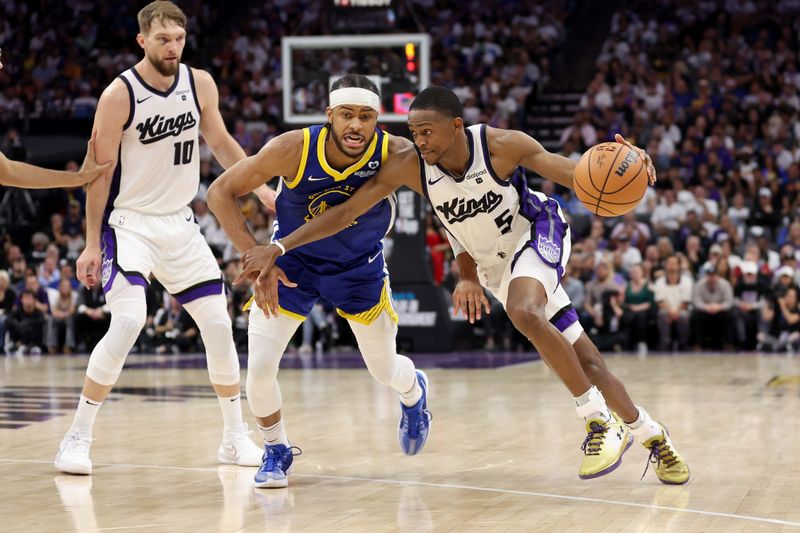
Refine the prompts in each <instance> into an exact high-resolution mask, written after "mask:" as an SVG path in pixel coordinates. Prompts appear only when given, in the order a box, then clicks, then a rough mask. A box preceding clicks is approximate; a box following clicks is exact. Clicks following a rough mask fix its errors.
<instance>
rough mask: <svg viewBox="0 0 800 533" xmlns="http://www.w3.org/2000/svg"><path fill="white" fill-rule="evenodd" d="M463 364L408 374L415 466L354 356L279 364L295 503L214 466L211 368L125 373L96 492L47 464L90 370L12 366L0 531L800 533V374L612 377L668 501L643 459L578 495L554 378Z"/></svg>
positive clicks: (751, 358) (697, 359) (162, 361)
mask: <svg viewBox="0 0 800 533" xmlns="http://www.w3.org/2000/svg"><path fill="white" fill-rule="evenodd" d="M464 357H468V358H469V359H470V360H472V361H475V360H482V361H483V362H484V363H485V364H487V365H493V366H492V367H487V368H471V369H457V368H452V367H453V366H456V365H458V364H459V362H458V361H459V354H458V353H457V352H455V353H452V354H448V355H447V356H446V358H445V357H443V356H441V355H440V356H432V355H431V356H427V357H420V358H418V359H417V360H418V363H419V364H420V366H423V367H425V368H426V371H427V372H428V375H429V377H430V379H431V395H430V409H431V411H432V413H433V416H434V419H433V426H432V432H431V437H430V439H429V440H428V443H427V445H426V448H425V450H424V451H423V452H422V453H421V454H420V455H418V456H413V457H406V456H404V455H403V454H402V453H401V452H400V450H399V447H398V444H397V437H396V424H397V417H398V413H399V408H398V405H397V401H396V398H395V395H394V394H393V393H392V392H391V391H390V390H389V389H388V388H384V387H381V386H380V385H378V384H377V383H375V382H374V381H373V380H372V378H371V377H370V376H369V374H368V373H367V371H366V369H364V368H359V367H356V366H357V365H356V363H357V357H356V355H355V354H351V355H350V356H343V355H339V356H336V357H334V356H328V355H325V356H323V357H322V359H319V360H316V359H314V358H313V357H312V358H311V359H299V358H287V359H286V360H285V361H284V362H285V364H284V368H283V370H282V371H281V375H280V379H281V386H282V389H283V393H284V414H285V418H286V421H287V428H288V432H289V436H290V438H291V440H292V442H293V444H295V445H297V446H299V447H300V448H302V450H303V454H302V456H300V457H297V458H296V459H295V467H294V471H293V472H292V475H291V477H290V486H289V488H288V489H272V490H263V489H254V488H253V487H252V476H253V474H254V471H255V469H254V468H244V467H235V466H220V465H218V464H217V462H216V457H215V453H216V447H217V445H218V444H219V438H220V435H219V431H220V424H219V416H220V415H219V408H218V405H217V400H216V398H215V397H214V394H213V391H212V389H211V387H210V386H209V384H208V377H207V373H206V371H205V370H204V369H203V366H204V361H203V357H202V356H200V355H197V356H173V355H170V356H155V355H152V356H151V355H131V356H130V357H129V359H128V365H127V368H126V369H125V371H124V372H123V373H122V376H121V378H120V381H119V383H118V384H117V386H116V387H115V389H114V391H113V392H112V394H111V397H110V398H109V400H108V401H107V402H106V403H105V406H104V408H103V410H102V414H101V415H100V416H99V417H98V420H97V425H96V427H95V438H96V439H97V440H96V441H95V442H94V444H93V447H92V459H93V461H94V474H93V475H92V476H90V477H88V476H71V475H66V474H61V473H59V472H57V471H56V469H55V468H54V466H53V464H52V461H53V457H54V456H55V452H56V449H57V447H58V442H59V440H60V439H61V436H62V435H63V433H64V431H65V430H66V429H67V428H68V426H69V424H70V421H71V418H72V412H73V410H74V407H75V399H76V398H77V397H78V395H79V391H80V386H81V383H82V381H83V375H84V369H85V367H86V358H85V357H41V358H38V359H37V358H24V359H20V358H11V357H9V358H4V359H3V365H4V368H3V371H2V372H1V373H0V390H1V391H2V393H1V394H2V396H1V397H0V427H2V429H0V435H2V441H1V442H2V446H0V472H2V478H3V480H4V483H3V484H2V487H3V488H2V489H0V509H1V510H2V516H3V517H4V523H3V526H2V530H3V531H81V532H84V531H85V532H92V531H117V530H119V531H128V530H130V531H140V530H141V531H265V530H266V531H365V532H368V531H369V532H372V531H498V532H500V531H687V530H691V531H723V530H724V531H781V530H786V531H789V530H796V529H797V528H800V463H798V459H797V458H798V457H799V456H800V444H798V438H797V437H798V436H800V428H798V426H797V424H796V423H795V422H794V419H795V418H796V409H795V405H796V398H797V396H798V393H799V392H800V362H799V361H798V360H797V359H795V358H792V357H786V356H782V355H781V356H774V355H761V356H759V355H742V354H736V355H727V356H726V355H715V354H703V355H684V356H680V355H678V356H659V355H651V356H649V357H646V358H639V357H636V356H630V355H627V356H612V357H609V359H608V363H609V366H610V367H611V368H612V370H613V371H615V372H616V373H617V375H618V376H619V377H620V378H621V379H622V380H623V381H624V382H625V383H626V385H627V387H628V390H629V392H630V393H631V396H632V397H633V398H634V401H636V402H638V403H641V404H642V405H644V406H646V407H647V409H648V410H649V411H650V412H651V413H652V414H653V415H654V416H655V417H656V418H659V419H661V420H663V421H664V422H665V424H667V426H668V427H669V429H670V431H671V434H672V436H673V439H674V442H675V444H676V445H677V446H678V447H679V450H680V451H681V452H682V453H683V455H684V457H686V459H687V461H688V462H689V465H690V467H691V469H692V479H691V480H690V482H689V483H688V484H687V485H684V486H667V485H662V484H661V483H659V482H658V480H657V479H656V477H655V474H654V473H653V471H652V466H651V468H650V469H649V470H648V472H647V473H646V475H645V476H644V479H642V480H640V479H639V478H640V476H641V475H642V472H643V470H644V468H645V462H646V458H647V453H646V451H645V450H644V449H643V448H642V447H641V446H640V445H638V444H635V445H634V446H633V447H632V448H631V449H630V451H629V452H628V453H627V454H626V455H625V458H624V460H623V463H622V465H621V466H620V468H618V469H617V470H616V471H615V472H613V473H611V474H610V475H608V476H605V477H602V478H599V479H595V480H590V481H582V480H580V479H578V476H577V470H578V466H579V464H580V461H581V451H580V445H581V442H582V440H583V437H584V431H583V428H582V427H581V421H579V420H578V418H577V417H576V416H575V411H574V408H573V407H572V404H571V401H570V398H569V395H568V393H567V392H566V391H565V389H564V388H563V386H562V385H561V384H560V382H559V381H558V379H557V378H556V376H555V375H553V374H552V372H551V371H550V370H549V369H548V368H547V367H546V366H545V365H544V364H543V363H542V362H541V361H526V362H521V363H519V362H517V363H514V362H515V361H518V360H520V359H524V358H525V357H523V356H520V355H519V354H512V355H508V356H505V355H502V354H500V355H498V354H494V356H493V357H491V358H490V357H486V358H484V359H481V358H477V359H476V358H475V354H474V353H471V354H465V355H464ZM507 362H508V363H512V364H505V363H507ZM426 363H427V364H426ZM330 367H338V368H330ZM345 367H354V368H345ZM787 400H788V401H787ZM249 422H250V424H251V427H253V422H252V420H251V421H249Z"/></svg>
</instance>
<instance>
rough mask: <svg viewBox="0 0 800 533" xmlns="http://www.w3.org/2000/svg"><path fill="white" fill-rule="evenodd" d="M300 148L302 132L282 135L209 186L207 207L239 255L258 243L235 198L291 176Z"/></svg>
mask: <svg viewBox="0 0 800 533" xmlns="http://www.w3.org/2000/svg"><path fill="white" fill-rule="evenodd" d="M302 147H303V132H302V131H300V130H296V131H290V132H288V133H284V134H283V135H280V136H278V137H275V138H274V139H272V140H271V141H269V142H268V143H267V144H265V145H264V147H263V148H261V150H259V152H258V153H257V154H255V155H252V156H250V157H245V158H244V159H242V160H241V161H239V162H238V163H236V164H234V165H233V166H232V167H230V168H229V169H228V170H226V171H225V172H223V173H222V175H221V176H220V177H218V178H217V179H216V180H214V183H212V184H211V187H209V189H208V194H207V196H206V201H207V202H208V207H209V209H211V212H212V213H214V216H216V217H217V220H219V223H220V225H221V226H222V229H224V230H225V233H227V234H228V237H230V239H231V241H233V245H234V246H236V248H237V249H238V250H239V252H240V253H244V252H245V251H246V250H249V249H250V248H252V247H254V246H256V245H257V244H258V243H257V242H256V240H255V238H254V237H253V234H252V233H250V230H249V229H248V227H247V223H246V221H245V219H244V216H243V215H242V213H241V211H240V210H239V206H238V204H237V202H236V201H237V199H239V198H241V197H242V196H245V195H247V194H250V193H251V192H253V191H254V190H255V189H257V188H259V187H260V186H261V185H263V184H264V183H266V182H268V181H269V180H271V179H272V178H274V177H275V176H294V175H295V174H296V173H297V168H298V167H299V166H300V156H301V153H300V152H301V151H302Z"/></svg>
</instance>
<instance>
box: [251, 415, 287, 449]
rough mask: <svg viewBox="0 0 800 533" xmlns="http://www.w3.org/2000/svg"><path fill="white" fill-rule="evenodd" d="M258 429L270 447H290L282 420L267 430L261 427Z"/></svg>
mask: <svg viewBox="0 0 800 533" xmlns="http://www.w3.org/2000/svg"><path fill="white" fill-rule="evenodd" d="M258 428H259V429H260V430H261V434H262V435H263V436H264V442H265V443H267V444H269V445H270V446H272V445H274V444H283V445H284V446H289V437H287V436H286V427H285V426H284V425H283V419H282V418H281V419H280V420H278V421H277V422H275V423H274V424H272V425H271V426H269V427H266V428H265V427H263V426H261V425H259V426H258Z"/></svg>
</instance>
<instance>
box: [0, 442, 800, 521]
mask: <svg viewBox="0 0 800 533" xmlns="http://www.w3.org/2000/svg"><path fill="white" fill-rule="evenodd" d="M0 463H42V464H52V461H42V460H39V459H2V458H0ZM94 465H96V466H108V467H112V468H143V469H148V468H149V469H157V470H185V471H190V472H214V473H217V472H218V467H217V468H210V467H190V466H163V465H140V464H126V463H94ZM220 466H222V465H220ZM56 475H58V474H56ZM63 475H69V474H63ZM292 477H304V478H314V479H328V480H334V481H359V482H368V483H384V484H389V485H407V486H416V487H430V488H445V489H456V490H470V491H476V492H491V493H494V494H511V495H516V496H533V497H536V498H550V499H556V500H567V501H574V502H586V503H604V504H607V505H618V506H625V507H637V508H639V509H652V510H656V511H670V512H673V513H686V514H695V515H702V516H714V517H720V518H732V519H735V520H747V521H750V522H760V523H765V524H776V525H781V526H790V527H800V522H792V521H789V520H781V519H779V518H767V517H761V516H750V515H741V514H733V513H722V512H718V511H704V510H702V509H690V508H683V509H682V508H680V507H670V506H668V505H657V504H653V503H636V502H626V501H623V500H607V499H604V498H591V497H588V496H569V495H566V494H552V493H549V492H535V491H526V490H515V489H499V488H493V487H476V486H471V485H457V484H454V483H432V482H427V481H406V480H401V479H383V478H369V477H354V476H329V475H325V474H300V473H296V474H292ZM254 489H255V487H254Z"/></svg>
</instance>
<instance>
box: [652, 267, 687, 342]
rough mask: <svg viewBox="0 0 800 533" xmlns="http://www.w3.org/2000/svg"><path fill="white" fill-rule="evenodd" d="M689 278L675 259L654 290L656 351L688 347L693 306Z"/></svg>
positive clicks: (658, 280) (665, 268)
mask: <svg viewBox="0 0 800 533" xmlns="http://www.w3.org/2000/svg"><path fill="white" fill-rule="evenodd" d="M692 288H693V283H692V278H691V277H690V276H689V275H688V274H683V273H682V272H681V266H680V261H679V259H678V258H677V257H675V256H672V257H669V258H667V260H666V262H665V264H664V275H663V276H661V277H660V278H659V279H657V280H656V282H655V284H654V286H653V293H654V295H655V301H656V304H657V305H658V336H659V343H660V345H659V349H660V350H661V351H668V350H672V349H674V345H675V344H677V349H678V350H685V349H686V347H687V346H688V344H689V306H690V304H691V302H692Z"/></svg>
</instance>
